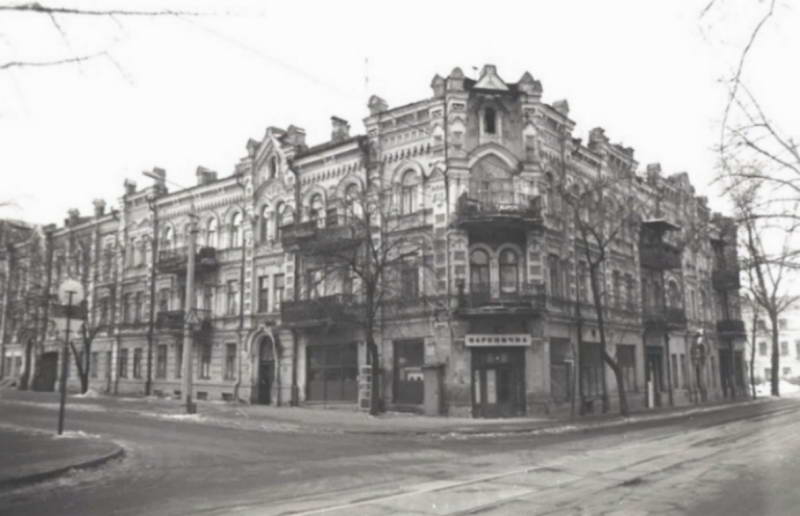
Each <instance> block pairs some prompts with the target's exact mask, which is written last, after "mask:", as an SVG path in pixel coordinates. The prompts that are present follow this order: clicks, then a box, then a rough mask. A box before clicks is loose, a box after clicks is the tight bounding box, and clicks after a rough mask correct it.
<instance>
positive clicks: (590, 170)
mask: <svg viewBox="0 0 800 516" xmlns="http://www.w3.org/2000/svg"><path fill="white" fill-rule="evenodd" d="M431 89H432V91H431V96H430V97H428V98H426V99H423V100H420V101H417V102H413V103H410V104H406V105H403V106H398V107H392V108H390V107H389V106H388V104H387V103H386V102H385V101H384V100H383V99H381V98H380V97H377V96H373V97H371V98H370V99H369V102H368V108H369V115H368V116H367V117H366V118H365V119H364V127H365V132H364V134H361V135H351V134H350V127H349V124H348V123H347V122H346V121H344V120H342V119H339V118H337V117H332V131H331V138H330V140H329V141H327V142H325V143H323V144H319V145H314V146H309V145H307V144H306V141H305V132H304V131H303V130H302V129H301V128H298V127H295V126H289V127H288V128H285V129H284V128H277V127H269V128H267V130H266V132H265V134H264V136H263V137H262V138H260V139H251V140H249V141H248V142H247V145H246V154H245V155H244V157H242V159H241V160H240V161H239V162H238V163H237V164H236V165H235V167H234V171H233V173H232V174H230V175H227V176H225V177H217V174H216V173H215V172H213V171H209V170H207V169H205V168H203V167H199V168H198V169H197V184H196V185H195V186H192V187H190V188H183V189H179V190H177V191H169V188H168V187H169V181H168V180H167V177H166V172H165V171H163V170H160V169H155V170H153V171H150V172H148V173H147V175H148V177H150V178H152V184H151V185H149V186H148V187H146V188H143V189H139V188H137V186H136V184H135V183H134V182H133V181H127V182H126V184H125V190H124V193H123V195H122V197H121V198H120V199H119V202H118V205H117V206H118V207H117V208H116V209H113V210H106V209H105V204H104V203H103V202H102V201H95V210H94V213H93V215H92V216H89V217H82V216H80V214H79V213H78V212H76V211H73V212H71V213H70V216H69V218H68V219H67V220H65V223H64V224H63V225H62V226H59V227H54V226H53V227H47V228H36V230H35V231H31V233H30V235H27V236H25V237H24V238H22V237H20V238H17V240H15V241H13V242H11V241H9V242H8V243H7V247H8V248H9V249H11V248H13V252H10V251H9V252H6V253H5V254H4V256H5V261H4V263H5V270H6V275H5V278H6V279H5V282H4V283H3V289H4V295H7V296H8V299H7V301H6V306H13V305H14V304H15V303H18V300H21V299H23V298H25V296H26V292H28V291H30V292H34V291H35V290H36V289H39V290H41V291H43V292H53V290H54V289H55V288H56V286H57V285H58V284H59V282H60V281H61V280H62V279H63V278H66V277H72V278H77V279H80V281H82V283H83V284H84V285H85V289H86V291H87V307H86V309H87V312H86V317H87V325H86V326H87V328H88V329H89V330H91V331H90V332H89V335H90V336H91V337H92V338H91V348H90V349H89V348H88V347H86V348H84V349H85V351H84V353H83V355H82V357H81V360H82V362H81V364H85V365H87V366H88V370H89V377H90V378H89V380H90V385H91V386H92V387H93V388H95V389H97V390H100V391H105V392H111V393H119V394H144V393H151V394H155V395H164V396H174V395H179V394H180V389H181V386H180V385H181V378H180V376H181V363H182V349H183V348H182V347H183V345H184V332H185V326H186V323H187V318H188V322H190V323H191V326H190V328H191V336H192V341H193V344H192V348H193V365H192V371H193V375H194V391H195V393H194V394H195V397H196V398H198V399H217V400H219V399H222V400H245V401H249V402H253V403H275V404H290V403H291V404H294V403H304V404H313V403H324V404H352V405H354V406H356V405H357V406H360V407H365V406H368V404H369V402H368V400H369V395H370V391H371V389H372V383H371V381H370V380H371V376H372V374H373V372H374V371H377V374H378V375H379V398H380V400H381V401H382V402H383V403H384V404H385V405H386V406H387V407H390V408H395V409H409V410H418V411H425V412H427V413H430V414H449V415H473V416H476V417H496V416H516V415H524V414H532V413H541V412H549V411H553V410H567V409H568V408H569V407H571V406H573V404H577V405H578V406H579V408H580V410H581V411H598V410H600V409H601V407H602V406H603V405H606V406H607V405H609V404H610V405H614V404H615V403H616V395H615V393H616V383H615V376H614V375H613V374H611V369H610V368H609V367H608V365H605V364H604V363H603V359H602V356H603V350H602V349H601V344H600V342H601V340H600V338H599V334H598V329H599V326H598V315H597V311H596V310H594V305H593V304H592V302H591V300H592V299H593V297H592V292H593V290H592V288H591V285H590V279H591V278H592V277H593V276H591V275H587V270H588V269H587V265H588V264H587V263H586V262H585V260H584V259H583V258H582V257H583V256H585V254H584V251H583V250H582V249H583V247H585V246H586V245H588V244H587V243H586V241H585V239H583V240H582V239H581V238H580V235H579V234H578V233H579V232H578V231H577V230H576V225H575V224H576V223H575V221H574V220H573V217H572V216H571V215H569V213H570V212H569V211H568V208H567V207H568V205H569V200H568V199H567V198H566V197H567V196H568V194H567V192H569V191H572V190H571V189H575V190H576V191H578V190H580V189H581V188H584V189H585V188H587V187H590V186H591V185H592V184H593V183H592V182H593V181H596V180H597V178H613V179H614V181H615V182H614V183H613V186H612V187H610V188H611V190H610V191H609V196H608V198H609V203H611V205H614V203H616V204H617V205H618V209H619V210H623V209H624V208H625V206H624V204H625V201H624V200H623V199H634V200H635V202H636V206H638V207H639V208H637V209H638V211H639V214H638V216H637V217H636V218H635V220H632V221H631V223H630V224H627V223H626V224H625V227H624V228H622V230H621V231H620V232H619V234H618V235H616V236H615V237H614V239H613V242H610V243H609V247H608V249H607V251H608V252H607V254H606V257H605V258H604V260H603V261H602V265H601V266H600V267H599V268H598V269H597V270H598V272H597V276H596V277H597V284H598V289H599V290H598V292H599V294H600V296H601V298H602V299H603V300H604V304H603V309H602V314H603V317H604V319H605V321H606V322H605V328H606V334H607V338H606V350H605V351H606V352H607V354H608V356H610V357H612V358H613V359H614V360H615V361H616V363H617V364H618V366H619V367H620V368H621V370H622V377H623V378H624V389H625V391H626V392H627V393H628V399H629V403H630V404H631V405H632V406H634V407H636V406H642V405H647V406H662V405H668V404H686V403H691V402H699V401H703V400H707V399H716V398H719V397H722V396H725V395H729V396H732V395H734V394H735V393H736V392H737V380H736V375H735V374H732V373H731V371H735V370H736V369H741V368H742V367H743V365H742V364H743V362H742V360H743V355H742V354H743V350H744V326H743V323H742V317H741V308H740V305H739V294H738V289H739V279H738V270H737V269H736V263H737V260H736V230H735V227H734V226H733V224H732V222H731V221H730V220H729V219H726V218H725V217H722V216H721V215H718V214H712V213H711V212H710V210H709V208H708V207H707V203H706V200H705V198H703V197H698V196H696V195H695V190H694V188H693V187H692V185H691V183H690V182H689V178H688V175H687V174H686V173H678V174H673V175H664V174H662V172H661V169H660V166H659V165H658V164H652V165H648V166H647V167H646V171H645V172H643V173H638V172H637V168H638V163H637V162H636V161H635V160H634V153H633V150H632V149H630V148H628V147H624V146H622V145H619V144H612V143H610V141H609V139H608V137H607V136H606V135H605V133H604V131H603V129H601V128H595V129H593V130H592V131H591V132H590V134H589V136H588V139H587V141H586V142H585V143H584V142H582V141H581V140H580V139H578V138H576V137H575V136H574V135H573V131H574V127H575V122H574V121H573V120H572V119H571V118H570V117H569V115H570V113H569V106H568V104H567V102H566V101H556V102H552V103H546V102H544V101H543V100H542V86H541V84H540V83H539V81H537V80H535V79H534V78H533V77H532V76H531V75H530V74H529V73H527V72H526V73H525V74H524V75H523V76H522V77H521V78H520V79H519V81H517V82H516V83H510V82H506V81H504V80H503V79H502V78H501V77H500V75H499V74H498V72H497V70H496V69H495V67H494V66H491V65H486V66H485V67H484V68H483V69H482V71H481V73H480V76H479V77H477V78H469V77H466V76H465V75H464V74H463V73H462V72H461V70H460V69H458V68H456V69H454V70H453V71H452V72H451V73H450V74H449V75H448V76H447V77H441V76H439V75H437V76H435V77H434V78H433V81H432V83H431ZM609 184H610V183H609ZM590 215H591V214H590ZM589 218H591V216H590V217H589ZM365 221H366V224H364V222H365ZM359 225H361V229H360V230H359V228H358V226H359ZM192 239H194V246H195V249H196V253H195V256H194V260H190V259H189V256H188V254H187V249H188V248H189V247H190V243H191V242H190V240H192ZM365 248H367V249H372V250H373V251H374V252H373V253H372V254H371V255H370V254H369V253H368V252H365V251H364V249H365ZM358 249H360V250H361V251H357V250H358ZM591 252H592V253H595V252H596V250H592V251H591ZM348 253H349V254H348ZM365 253H366V254H365ZM12 255H14V258H13V259H10V258H9V257H11V256H12ZM23 255H24V256H34V255H35V256H39V257H40V258H38V259H37V260H33V262H35V263H34V264H33V265H31V266H25V268H26V270H28V271H29V272H28V274H27V275H26V276H25V277H21V276H19V275H18V274H17V273H16V272H15V270H17V269H19V268H20V267H22V266H21V265H20V264H21V263H22V262H24V261H25V260H27V259H29V258H23ZM365 256H367V258H364V257H365ZM346 257H353V259H354V260H355V259H358V260H367V262H364V263H367V265H366V266H365V265H364V263H361V262H359V263H355V262H353V263H352V264H348V262H347V260H346V259H345V258H346ZM192 261H193V262H194V265H192V264H191V263H190V262H192ZM33 262H32V263H33ZM34 269H36V271H37V272H35V273H33V270H34ZM192 269H194V274H192V278H193V279H194V281H193V283H194V288H193V289H192V288H189V289H188V290H189V294H187V283H191V282H188V281H187V280H188V279H189V271H190V270H192ZM332 269H335V270H332ZM373 273H375V274H377V278H378V280H377V281H376V282H374V284H375V285H376V286H377V290H375V291H372V290H371V289H370V288H369V285H370V284H372V283H371V280H372V279H374V278H375V277H376V276H374V275H373ZM9 278H11V280H9ZM192 290H194V294H192V293H191V291H192ZM376 292H377V294H376ZM365 306H366V307H367V309H364V307H365ZM370 307H372V308H370ZM373 308H374V309H373ZM46 310H47V309H46V307H41V309H39V311H40V312H41V314H40V315H39V316H38V319H37V318H34V321H33V322H32V323H31V324H32V326H33V327H35V328H39V327H41V328H44V327H47V329H46V330H41V331H38V333H37V332H36V331H34V332H33V333H31V332H28V333H22V334H21V333H20V331H19V329H17V328H19V325H20V324H22V322H20V321H21V320H22V319H24V318H25V317H29V318H30V317H32V316H26V315H24V314H23V315H22V316H20V315H16V316H15V315H14V314H15V313H16V312H14V311H13V310H8V311H7V314H6V317H5V319H4V320H5V321H6V323H5V326H4V328H5V329H4V333H3V336H4V343H5V344H4V350H5V351H4V353H5V355H6V356H7V357H10V359H9V360H6V362H5V363H6V374H7V375H14V374H21V373H20V371H22V370H25V369H26V367H28V368H29V370H30V375H31V378H32V379H33V380H35V382H34V383H36V386H37V388H42V389H52V388H53V387H54V385H55V381H56V378H57V376H58V367H57V364H58V361H59V360H60V359H61V358H60V354H59V352H58V350H60V349H61V348H60V344H59V339H61V338H62V337H60V336H59V334H58V331H57V329H56V327H55V326H53V325H52V324H50V325H48V324H47V323H46V320H48V319H49V318H50V319H51V318H52V317H51V314H50V315H49V313H47V312H46ZM4 313H6V312H4ZM354 313H356V314H357V316H354V315H353V314H354ZM365 314H367V315H365ZM12 319H14V320H15V322H13V323H12V322H11V320H12ZM16 319H20V321H16ZM39 319H42V320H41V321H40V320H39ZM365 319H368V320H369V322H370V323H369V324H367V321H365ZM14 325H16V326H14ZM26 339H27V341H26ZM26 342H28V343H29V344H26ZM371 342H374V343H375V350H376V352H375V353H371V352H370V349H372V348H371V347H370V345H369V343H371ZM26 348H27V349H29V350H30V352H29V353H27V355H28V357H27V358H25V356H26V351H25V350H26ZM13 357H22V358H21V360H22V362H23V364H21V365H20V366H19V368H16V366H11V369H9V366H8V365H7V364H9V363H11V364H15V363H16V362H15V360H16V359H15V358H13ZM376 360H377V364H375V361H376ZM74 362H75V361H74V360H72V361H71V364H72V365H71V368H72V369H71V373H70V379H69V381H70V384H71V385H75V386H76V385H78V383H79V382H78V374H77V370H76V367H75V364H74ZM372 365H376V366H377V369H374V370H373V369H372V368H371V366H372Z"/></svg>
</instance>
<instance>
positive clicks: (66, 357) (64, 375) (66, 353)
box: [58, 290, 75, 435]
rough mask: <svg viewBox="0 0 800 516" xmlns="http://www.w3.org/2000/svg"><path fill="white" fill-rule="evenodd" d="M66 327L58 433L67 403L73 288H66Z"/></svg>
mask: <svg viewBox="0 0 800 516" xmlns="http://www.w3.org/2000/svg"><path fill="white" fill-rule="evenodd" d="M66 293H67V329H66V331H65V332H64V349H63V350H62V351H61V379H60V380H61V381H60V382H59V384H60V385H59V389H60V391H61V392H60V394H61V396H60V399H59V403H58V435H61V434H62V433H63V432H64V407H65V405H66V403H67V371H69V323H70V321H72V299H73V297H74V296H75V291H74V290H67V291H66Z"/></svg>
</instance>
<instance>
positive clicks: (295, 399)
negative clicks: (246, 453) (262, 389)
mask: <svg viewBox="0 0 800 516" xmlns="http://www.w3.org/2000/svg"><path fill="white" fill-rule="evenodd" d="M287 166H288V168H289V170H290V171H291V173H292V174H294V206H295V215H294V225H295V227H297V226H298V225H299V224H300V211H301V210H300V174H298V172H297V171H296V170H295V169H294V160H292V159H288V160H287ZM299 271H300V255H299V253H294V280H293V281H294V298H295V299H297V293H298V292H299V287H300V275H299ZM297 334H298V332H297V330H295V329H292V392H291V399H290V401H289V404H290V405H291V406H292V407H296V406H298V405H299V404H300V389H299V387H298V385H297V361H298V357H297V354H298V353H299V349H298V348H299V346H298V342H297Z"/></svg>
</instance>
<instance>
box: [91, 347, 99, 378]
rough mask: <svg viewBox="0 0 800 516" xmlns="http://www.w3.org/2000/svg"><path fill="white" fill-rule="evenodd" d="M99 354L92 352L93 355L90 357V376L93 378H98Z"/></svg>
mask: <svg viewBox="0 0 800 516" xmlns="http://www.w3.org/2000/svg"><path fill="white" fill-rule="evenodd" d="M98 355H99V353H98V352H97V351H92V354H91V355H90V356H89V376H90V377H91V378H97V363H98V360H97V357H98Z"/></svg>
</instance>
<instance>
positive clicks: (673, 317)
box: [642, 306, 686, 331]
mask: <svg viewBox="0 0 800 516" xmlns="http://www.w3.org/2000/svg"><path fill="white" fill-rule="evenodd" d="M642 322H643V323H644V327H645V329H647V330H653V331H671V330H683V329H686V311H685V310H684V309H683V308H675V307H655V306H648V307H645V309H644V310H643V311H642Z"/></svg>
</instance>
